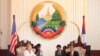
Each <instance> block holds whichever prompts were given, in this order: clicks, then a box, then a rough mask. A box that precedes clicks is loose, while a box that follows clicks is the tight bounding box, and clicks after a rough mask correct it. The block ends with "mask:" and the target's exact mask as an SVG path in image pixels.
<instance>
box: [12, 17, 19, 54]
mask: <svg viewBox="0 0 100 56" xmlns="http://www.w3.org/2000/svg"><path fill="white" fill-rule="evenodd" d="M17 42H18V37H17V33H16V22H15V15H13V25H12V33H11V43H10V52H11V53H12V54H13V55H15V46H16V45H17Z"/></svg>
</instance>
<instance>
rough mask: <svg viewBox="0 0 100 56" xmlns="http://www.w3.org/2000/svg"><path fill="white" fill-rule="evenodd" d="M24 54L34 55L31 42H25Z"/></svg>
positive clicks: (27, 55) (26, 55) (25, 55)
mask: <svg viewBox="0 0 100 56" xmlns="http://www.w3.org/2000/svg"><path fill="white" fill-rule="evenodd" d="M24 56H36V55H35V53H34V52H33V51H32V45H31V44H27V46H26V50H25V51H24Z"/></svg>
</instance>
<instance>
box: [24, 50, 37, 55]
mask: <svg viewBox="0 0 100 56" xmlns="http://www.w3.org/2000/svg"><path fill="white" fill-rule="evenodd" d="M24 56H36V55H35V54H34V53H33V51H32V50H31V51H30V52H29V51H28V50H25V51H24Z"/></svg>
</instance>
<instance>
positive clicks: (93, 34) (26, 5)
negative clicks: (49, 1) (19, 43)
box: [0, 0, 100, 56]
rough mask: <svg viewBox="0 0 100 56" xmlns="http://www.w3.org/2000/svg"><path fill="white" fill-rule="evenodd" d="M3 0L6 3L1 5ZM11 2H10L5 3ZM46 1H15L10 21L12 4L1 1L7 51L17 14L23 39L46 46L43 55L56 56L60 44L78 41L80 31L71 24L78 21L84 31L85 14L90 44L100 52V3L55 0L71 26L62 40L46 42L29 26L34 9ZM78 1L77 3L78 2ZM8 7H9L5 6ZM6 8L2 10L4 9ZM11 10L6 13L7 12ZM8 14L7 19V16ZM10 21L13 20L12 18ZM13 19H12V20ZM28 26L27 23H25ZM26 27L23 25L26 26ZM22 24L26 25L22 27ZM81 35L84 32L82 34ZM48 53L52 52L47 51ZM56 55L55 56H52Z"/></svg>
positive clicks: (3, 44)
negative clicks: (13, 21) (83, 18)
mask: <svg viewBox="0 0 100 56" xmlns="http://www.w3.org/2000/svg"><path fill="white" fill-rule="evenodd" d="M1 1H2V3H1ZM5 1H7V3H5ZM41 1H44V0H40V1H37V0H11V15H10V18H9V13H10V11H9V8H8V7H9V5H8V4H9V1H8V0H0V12H1V13H0V30H1V31H2V32H3V35H2V36H1V37H0V41H1V42H0V46H1V47H2V48H3V49H7V44H9V42H10V41H9V40H10V36H9V35H10V28H11V26H10V24H12V15H13V14H15V15H16V24H17V31H18V35H19V37H20V40H22V39H28V40H30V41H31V42H32V43H34V44H37V43H41V44H42V49H43V52H45V54H44V55H45V56H46V55H48V56H49V55H50V56H53V54H54V51H55V47H56V45H57V44H61V45H67V44H68V43H69V42H70V41H72V40H76V39H77V35H78V31H77V28H76V26H75V25H73V24H72V23H70V22H69V21H73V22H75V23H76V24H77V25H78V26H79V28H80V30H81V26H82V16H83V14H85V16H86V19H85V21H86V42H87V44H89V45H91V49H92V50H100V44H99V42H100V40H99V39H100V25H99V23H100V22H99V21H100V19H99V18H100V6H99V5H100V0H89V1H88V2H85V5H84V6H83V4H84V2H83V1H86V0H63V1H61V0H57V1H56V0H54V1H56V2H57V3H59V4H60V5H61V6H63V7H64V9H65V10H66V13H67V19H68V21H67V23H68V25H67V26H66V27H65V30H64V31H63V33H62V34H61V35H59V36H58V38H56V39H53V40H45V39H42V38H40V37H39V36H37V35H36V34H35V33H34V32H32V31H31V29H30V26H29V22H28V21H29V18H30V13H31V10H32V9H33V7H34V6H35V5H36V4H38V3H39V2H41ZM75 2H76V3H75ZM4 4H5V5H4ZM83 7H85V8H86V9H84V8H83ZM1 8H2V9H1ZM5 8H6V9H7V10H6V9H5ZM5 15H6V16H5ZM8 18H9V19H8ZM10 19H11V20H10ZM23 23H24V24H23ZM22 24H23V25H22ZM21 25H22V26H21ZM80 32H81V31H80ZM47 50H48V51H47ZM51 53H52V54H51Z"/></svg>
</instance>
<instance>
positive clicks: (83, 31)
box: [82, 16, 86, 43]
mask: <svg viewBox="0 0 100 56" xmlns="http://www.w3.org/2000/svg"><path fill="white" fill-rule="evenodd" d="M85 30H86V29H85V16H83V23H82V42H83V43H86V36H85V35H86V31H85Z"/></svg>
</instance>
